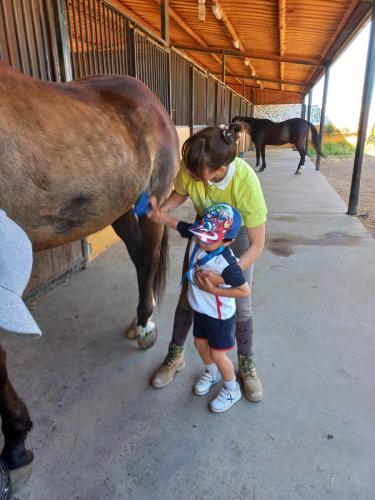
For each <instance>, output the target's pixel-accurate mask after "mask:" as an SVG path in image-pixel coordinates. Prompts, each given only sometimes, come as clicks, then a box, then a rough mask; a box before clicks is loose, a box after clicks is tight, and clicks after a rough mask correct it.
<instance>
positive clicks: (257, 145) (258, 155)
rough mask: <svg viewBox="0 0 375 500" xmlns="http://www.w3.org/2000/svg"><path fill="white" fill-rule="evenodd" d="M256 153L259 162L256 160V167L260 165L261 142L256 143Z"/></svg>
mask: <svg viewBox="0 0 375 500" xmlns="http://www.w3.org/2000/svg"><path fill="white" fill-rule="evenodd" d="M255 154H256V158H257V162H256V165H255V166H256V167H259V162H260V146H259V144H255Z"/></svg>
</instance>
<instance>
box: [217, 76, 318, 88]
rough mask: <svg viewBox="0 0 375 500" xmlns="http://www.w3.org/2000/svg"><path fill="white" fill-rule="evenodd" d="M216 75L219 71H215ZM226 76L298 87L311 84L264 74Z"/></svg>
mask: <svg viewBox="0 0 375 500" xmlns="http://www.w3.org/2000/svg"><path fill="white" fill-rule="evenodd" d="M213 74H214V75H215V76H216V75H217V73H213ZM225 76H227V77H229V76H231V77H233V78H240V79H241V80H242V79H243V80H261V81H262V82H270V83H281V84H283V85H295V86H296V87H308V86H309V84H308V83H305V82H297V81H295V80H294V81H293V80H281V78H268V77H262V76H259V75H257V76H250V75H246V74H242V73H228V72H227V73H226V74H225Z"/></svg>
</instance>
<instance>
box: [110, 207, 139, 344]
mask: <svg viewBox="0 0 375 500" xmlns="http://www.w3.org/2000/svg"><path fill="white" fill-rule="evenodd" d="M112 227H113V229H114V231H115V232H116V234H117V236H119V237H120V238H121V239H122V241H123V242H124V243H125V246H126V248H127V250H128V252H129V255H130V258H131V260H132V261H133V264H134V266H135V269H136V272H137V279H138V282H139V276H138V269H140V267H141V250H142V232H141V229H140V227H139V224H138V220H137V218H136V217H135V215H134V213H133V211H132V210H131V211H129V212H127V213H126V214H125V215H123V216H122V217H120V218H119V219H117V220H116V221H115V222H114V223H113V224H112ZM137 321H138V318H137V316H135V318H134V319H133V321H132V322H131V324H130V325H129V326H128V328H127V329H126V330H125V336H126V337H128V338H129V339H136V338H137Z"/></svg>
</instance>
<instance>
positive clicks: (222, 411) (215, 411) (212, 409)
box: [210, 394, 242, 413]
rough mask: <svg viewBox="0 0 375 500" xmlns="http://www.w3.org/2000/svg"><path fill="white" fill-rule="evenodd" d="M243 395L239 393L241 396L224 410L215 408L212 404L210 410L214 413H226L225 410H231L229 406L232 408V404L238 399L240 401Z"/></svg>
mask: <svg viewBox="0 0 375 500" xmlns="http://www.w3.org/2000/svg"><path fill="white" fill-rule="evenodd" d="M241 397H242V394H240V395H239V398H238V399H235V400H234V401H232V403H231V405H230V406H227V407H226V408H224V409H223V410H216V409H214V408H212V407H211V405H210V410H211V411H212V412H214V413H224V412H225V411H227V410H229V408H232V406H233V405H234V404H235V403H237V401H239V400H240V399H241Z"/></svg>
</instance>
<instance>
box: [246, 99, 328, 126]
mask: <svg viewBox="0 0 375 500" xmlns="http://www.w3.org/2000/svg"><path fill="white" fill-rule="evenodd" d="M301 106H302V105H301V104H258V105H256V106H255V107H254V117H255V118H268V119H269V120H272V121H274V122H282V121H284V120H289V119H290V118H301ZM306 118H307V106H306ZM311 122H312V123H313V124H314V125H319V123H320V108H319V106H317V105H313V106H311Z"/></svg>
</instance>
